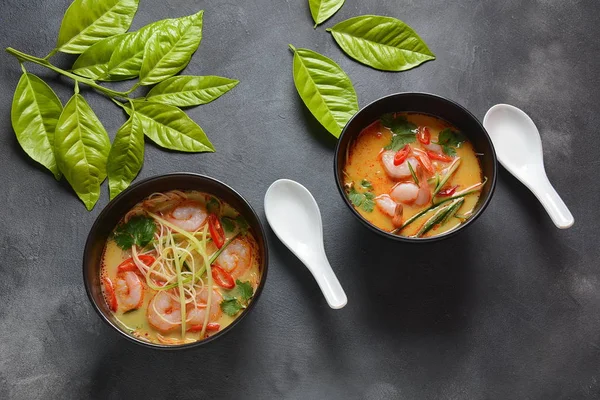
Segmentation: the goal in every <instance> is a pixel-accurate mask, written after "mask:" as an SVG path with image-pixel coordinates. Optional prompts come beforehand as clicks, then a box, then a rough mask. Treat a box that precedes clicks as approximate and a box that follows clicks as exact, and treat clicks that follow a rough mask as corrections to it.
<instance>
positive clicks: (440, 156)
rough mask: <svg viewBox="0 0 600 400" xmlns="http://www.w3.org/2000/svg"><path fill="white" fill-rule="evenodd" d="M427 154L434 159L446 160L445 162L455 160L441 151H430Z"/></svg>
mask: <svg viewBox="0 0 600 400" xmlns="http://www.w3.org/2000/svg"><path fill="white" fill-rule="evenodd" d="M427 155H428V156H429V158H431V159H432V160H440V161H444V162H450V161H452V160H453V158H452V157H450V156H447V155H445V154H440V153H436V152H434V151H428V152H427Z"/></svg>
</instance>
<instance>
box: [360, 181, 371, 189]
mask: <svg viewBox="0 0 600 400" xmlns="http://www.w3.org/2000/svg"><path fill="white" fill-rule="evenodd" d="M360 186H362V187H364V188H365V189H373V185H371V182H369V181H368V180H366V179H363V180H362V181H361V182H360Z"/></svg>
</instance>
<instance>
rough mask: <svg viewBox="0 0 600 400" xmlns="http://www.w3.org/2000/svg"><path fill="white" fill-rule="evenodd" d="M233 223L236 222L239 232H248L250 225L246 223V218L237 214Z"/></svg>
mask: <svg viewBox="0 0 600 400" xmlns="http://www.w3.org/2000/svg"><path fill="white" fill-rule="evenodd" d="M235 223H236V224H237V226H238V228H239V229H240V232H242V233H244V234H245V233H246V232H248V229H250V225H248V221H246V218H244V217H242V216H241V215H238V216H237V218H236V219H235Z"/></svg>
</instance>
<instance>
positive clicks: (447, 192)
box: [436, 185, 458, 197]
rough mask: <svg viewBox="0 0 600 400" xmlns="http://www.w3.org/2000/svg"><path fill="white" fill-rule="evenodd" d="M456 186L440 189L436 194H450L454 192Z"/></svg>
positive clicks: (442, 195) (443, 195)
mask: <svg viewBox="0 0 600 400" xmlns="http://www.w3.org/2000/svg"><path fill="white" fill-rule="evenodd" d="M457 188H458V185H456V186H452V187H448V188H446V189H442V190H440V191H439V192H438V193H437V195H436V196H440V197H446V196H452V195H453V194H454V193H455V192H456V189H457Z"/></svg>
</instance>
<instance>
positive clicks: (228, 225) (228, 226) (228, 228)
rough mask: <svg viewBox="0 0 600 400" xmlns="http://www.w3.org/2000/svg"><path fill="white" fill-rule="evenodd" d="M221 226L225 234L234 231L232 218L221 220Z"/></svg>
mask: <svg viewBox="0 0 600 400" xmlns="http://www.w3.org/2000/svg"><path fill="white" fill-rule="evenodd" d="M221 225H223V229H225V232H233V231H234V230H235V222H234V220H233V218H229V217H223V218H221Z"/></svg>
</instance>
